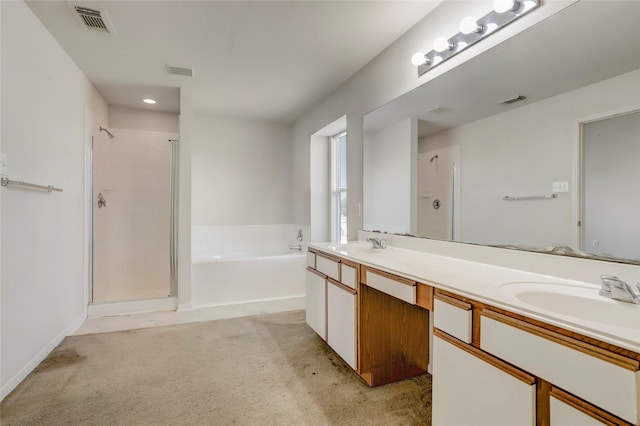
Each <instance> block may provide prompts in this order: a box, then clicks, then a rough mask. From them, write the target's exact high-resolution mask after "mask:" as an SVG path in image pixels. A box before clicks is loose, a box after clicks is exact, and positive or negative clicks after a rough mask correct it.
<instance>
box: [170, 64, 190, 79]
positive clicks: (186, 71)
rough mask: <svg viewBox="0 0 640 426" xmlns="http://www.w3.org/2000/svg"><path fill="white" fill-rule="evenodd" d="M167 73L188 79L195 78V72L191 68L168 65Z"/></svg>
mask: <svg viewBox="0 0 640 426" xmlns="http://www.w3.org/2000/svg"><path fill="white" fill-rule="evenodd" d="M167 72H168V73H169V74H175V75H186V76H187V77H193V70H192V69H191V68H183V67H172V66H171V65H167Z"/></svg>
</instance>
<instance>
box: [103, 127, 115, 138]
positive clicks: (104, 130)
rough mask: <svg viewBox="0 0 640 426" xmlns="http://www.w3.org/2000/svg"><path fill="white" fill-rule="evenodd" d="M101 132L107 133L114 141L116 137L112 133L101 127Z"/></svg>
mask: <svg viewBox="0 0 640 426" xmlns="http://www.w3.org/2000/svg"><path fill="white" fill-rule="evenodd" d="M100 131H101V132H105V133H106V134H107V135H109V139H113V138H114V137H115V136H113V133H111V132H110V131H108V130H107V129H105V128H104V127H102V126H100Z"/></svg>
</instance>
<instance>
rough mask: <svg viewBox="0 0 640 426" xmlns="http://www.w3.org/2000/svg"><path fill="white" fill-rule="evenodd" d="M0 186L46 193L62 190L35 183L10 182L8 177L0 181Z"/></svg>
mask: <svg viewBox="0 0 640 426" xmlns="http://www.w3.org/2000/svg"><path fill="white" fill-rule="evenodd" d="M0 184H2V186H8V185H17V186H22V187H25V188H29V189H39V190H42V191H47V192H53V191H56V192H62V188H56V187H55V186H53V185H36V184H35V183H29V182H23V181H21V180H11V179H9V178H8V177H3V178H2V180H1V181H0Z"/></svg>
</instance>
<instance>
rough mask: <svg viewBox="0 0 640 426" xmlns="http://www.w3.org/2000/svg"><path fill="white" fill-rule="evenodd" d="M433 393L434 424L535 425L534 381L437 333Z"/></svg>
mask: <svg viewBox="0 0 640 426" xmlns="http://www.w3.org/2000/svg"><path fill="white" fill-rule="evenodd" d="M460 345H463V343H460ZM432 395H433V402H432V406H433V425H434V426H450V425H474V426H499V425H504V426H514V425H535V421H536V413H535V396H536V392H535V385H533V384H529V383H525V382H524V381H522V380H520V379H517V378H515V377H514V376H513V375H511V374H509V373H507V372H505V371H503V370H502V369H500V368H497V367H496V366H494V365H492V364H489V363H488V362H485V361H484V360H482V359H480V358H478V357H477V356H475V355H473V354H472V353H470V352H468V351H466V350H463V349H460V348H459V347H456V346H455V345H454V344H452V343H450V342H448V341H445V340H444V339H443V338H441V337H439V336H437V335H436V336H434V338H433V393H432Z"/></svg>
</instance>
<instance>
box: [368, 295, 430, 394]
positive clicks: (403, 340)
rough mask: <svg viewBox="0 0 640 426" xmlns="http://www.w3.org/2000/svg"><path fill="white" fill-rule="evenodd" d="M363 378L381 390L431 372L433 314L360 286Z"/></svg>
mask: <svg viewBox="0 0 640 426" xmlns="http://www.w3.org/2000/svg"><path fill="white" fill-rule="evenodd" d="M359 297H360V312H359V314H358V315H359V317H360V330H359V339H360V340H359V341H360V360H359V365H360V367H359V370H360V375H361V376H362V378H363V379H364V380H365V381H366V382H367V383H368V384H369V385H370V386H379V385H384V384H386V383H391V382H395V381H398V380H402V379H406V378H409V377H414V376H419V375H421V374H424V373H426V372H427V365H428V363H429V311H427V310H426V309H423V308H421V307H419V306H416V305H411V304H409V303H406V302H403V301H402V300H400V299H396V298H395V297H391V296H389V295H388V294H385V293H383V292H381V291H378V290H376V289H374V288H371V287H368V286H364V285H363V286H360V291H359Z"/></svg>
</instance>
